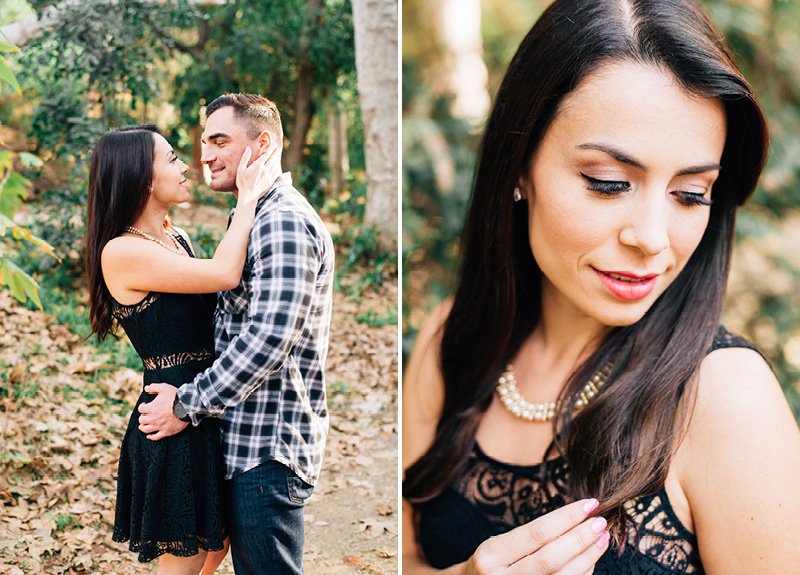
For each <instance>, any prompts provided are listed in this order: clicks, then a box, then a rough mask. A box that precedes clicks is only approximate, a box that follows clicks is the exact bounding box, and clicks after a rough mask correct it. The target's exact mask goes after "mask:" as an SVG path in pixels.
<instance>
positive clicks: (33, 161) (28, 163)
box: [18, 152, 44, 168]
mask: <svg viewBox="0 0 800 575" xmlns="http://www.w3.org/2000/svg"><path fill="white" fill-rule="evenodd" d="M18 156H19V159H20V161H21V162H22V165H23V166H25V167H26V168H38V167H39V166H41V165H42V164H43V163H44V162H42V160H41V159H40V158H39V156H34V155H33V154H31V153H30V152H20V153H19V154H18Z"/></svg>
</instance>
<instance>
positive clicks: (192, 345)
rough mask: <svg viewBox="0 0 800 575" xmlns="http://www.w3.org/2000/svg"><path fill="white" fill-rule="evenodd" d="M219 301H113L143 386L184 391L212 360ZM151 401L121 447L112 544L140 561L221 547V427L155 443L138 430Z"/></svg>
mask: <svg viewBox="0 0 800 575" xmlns="http://www.w3.org/2000/svg"><path fill="white" fill-rule="evenodd" d="M177 239H178V241H180V242H181V244H182V245H183V247H184V249H186V250H187V252H189V254H190V255H191V250H190V248H189V245H188V244H187V243H186V242H185V241H183V238H181V237H180V236H177ZM215 302H216V294H176V293H157V292H151V293H149V294H148V295H147V296H146V297H145V298H144V299H143V300H142V301H140V302H139V303H137V304H135V305H122V304H119V303H117V302H114V317H116V318H117V320H118V321H119V323H120V325H121V326H122V327H123V329H124V330H125V333H126V334H127V335H128V338H129V339H130V340H131V343H132V344H133V347H134V348H135V349H136V351H137V353H138V354H139V356H140V357H141V358H142V364H143V367H144V376H143V386H144V385H147V384H149V383H155V382H163V383H169V384H171V385H174V386H176V387H178V386H181V385H183V384H184V383H185V382H187V381H192V380H193V379H194V376H195V375H197V374H198V373H200V372H201V371H203V370H204V369H206V368H207V367H209V366H210V365H211V364H212V363H213V362H214V338H213V333H212V323H211V322H212V319H213V316H214V307H215ZM154 397H155V396H151V395H150V394H148V393H145V392H144V391H142V393H141V395H140V396H139V399H138V401H137V402H136V405H135V406H134V409H133V411H132V413H131V419H130V421H129V423H128V428H127V431H126V433H125V438H124V439H123V441H122V448H121V452H120V460H119V471H118V479H117V501H116V514H115V521H114V533H113V539H114V540H115V541H119V542H124V541H129V542H130V543H129V547H130V550H131V551H135V552H138V554H139V557H138V558H139V561H142V562H146V561H150V560H152V559H154V558H156V557H158V556H160V555H163V554H164V553H169V554H172V555H176V556H190V555H196V554H197V553H198V551H199V550H200V549H205V550H208V551H214V550H219V549H222V547H223V539H224V537H225V534H224V529H223V517H222V504H221V491H220V488H221V486H222V470H223V467H222V465H223V463H222V452H221V449H220V439H219V421H218V420H213V419H207V420H203V421H202V422H201V423H200V425H198V426H197V427H194V426H191V425H190V426H189V427H187V428H186V429H184V430H183V431H181V432H180V433H178V434H177V435H174V436H172V437H167V438H164V439H161V440H159V441H152V440H150V439H148V438H147V437H146V436H145V434H144V433H142V432H141V431H139V411H138V410H137V408H138V406H139V404H141V403H143V402H149V401H152V399H153V398H154Z"/></svg>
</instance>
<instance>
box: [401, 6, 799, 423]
mask: <svg viewBox="0 0 800 575" xmlns="http://www.w3.org/2000/svg"><path fill="white" fill-rule="evenodd" d="M548 4H549V2H548V1H543V0H442V1H440V2H435V3H429V2H425V1H423V0H404V1H403V28H402V41H403V56H402V134H403V138H402V140H403V141H402V157H403V162H402V164H403V166H402V170H403V172H402V186H403V189H402V207H403V219H402V221H403V230H402V237H403V244H402V250H403V278H402V281H403V291H402V294H403V296H402V297H403V307H402V309H403V318H402V319H403V326H402V340H403V359H404V361H405V359H406V358H407V356H408V354H409V353H410V352H411V348H412V347H413V344H414V339H415V337H416V333H417V331H418V330H419V328H420V326H421V325H422V322H423V321H424V318H425V316H426V315H427V313H428V312H429V311H430V310H431V309H432V308H433V307H434V306H435V305H436V304H437V303H438V302H440V301H441V300H442V299H444V298H446V297H448V296H449V295H451V294H452V291H453V289H454V287H455V283H454V282H455V273H456V269H457V252H458V238H459V236H460V234H461V229H462V225H463V222H464V214H465V210H466V207H467V204H468V201H469V198H470V194H471V184H472V178H473V170H474V168H475V160H476V150H477V148H478V145H479V137H480V133H481V127H482V124H483V122H484V121H485V117H486V115H487V113H488V107H489V105H490V100H491V97H492V96H493V95H494V93H495V92H496V90H497V88H498V87H499V85H500V81H501V80H502V76H503V74H504V72H505V68H506V66H507V64H508V62H509V61H510V59H511V57H512V56H513V54H514V51H515V50H516V47H517V46H518V45H519V42H520V41H521V40H522V38H523V36H524V35H525V34H526V33H527V31H528V30H529V29H530V27H531V26H532V25H533V23H534V22H535V21H536V19H537V17H538V16H539V14H541V12H542V10H543V9H544V8H545V7H546V6H547V5H548ZM700 4H701V5H702V6H703V8H704V9H705V10H706V11H707V13H708V14H709V16H710V17H711V19H712V20H713V21H714V23H715V24H716V25H717V27H718V28H719V29H720V30H721V31H722V33H723V35H724V36H725V38H726V41H727V42H728V44H729V46H731V47H732V49H733V52H734V54H735V57H736V60H737V62H738V64H739V66H740V67H741V69H742V71H743V73H744V75H745V76H746V77H747V79H748V81H749V82H750V83H751V84H752V86H753V88H754V90H755V92H756V95H757V96H758V98H759V101H760V103H761V105H762V106H763V108H764V111H765V112H766V115H767V118H768V122H769V127H770V133H771V149H770V157H769V163H768V164H767V167H766V170H765V172H764V174H763V176H762V178H761V181H760V184H759V186H758V189H757V191H756V193H755V195H754V196H753V198H752V199H751V200H750V202H749V203H748V204H747V205H746V207H745V208H744V209H742V210H740V211H739V214H738V218H737V227H736V245H735V248H734V257H733V269H732V273H731V280H730V283H729V288H728V298H727V304H726V308H725V312H724V316H723V323H725V324H726V326H727V327H728V329H730V330H731V331H733V332H735V333H738V334H740V335H743V336H745V337H746V338H747V339H749V340H750V341H751V342H753V343H754V344H755V345H756V346H758V348H759V349H760V350H761V351H762V352H763V354H764V355H765V357H766V358H767V359H768V360H769V362H770V364H771V365H772V368H773V370H774V371H775V373H776V374H777V376H778V379H779V380H780V382H781V384H782V386H783V389H784V391H785V393H786V396H787V398H788V400H789V403H790V404H791V406H792V408H793V409H794V412H795V414H796V416H797V418H798V421H800V59H798V58H797V54H799V53H800V26H799V25H798V24H800V5H799V4H798V2H796V1H795V0H735V1H722V0H700Z"/></svg>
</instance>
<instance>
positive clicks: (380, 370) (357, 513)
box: [0, 280, 398, 575]
mask: <svg viewBox="0 0 800 575" xmlns="http://www.w3.org/2000/svg"><path fill="white" fill-rule="evenodd" d="M334 298H335V299H334V317H333V320H332V329H331V346H330V352H329V357H328V364H327V374H328V390H329V405H330V410H331V432H330V435H329V440H328V444H327V450H326V458H325V462H324V465H323V472H322V476H321V477H320V480H319V484H318V485H317V487H316V489H315V492H314V495H313V496H312V497H311V499H310V500H309V502H308V506H307V508H306V525H307V531H306V549H305V565H306V572H307V573H308V574H309V575H318V574H319V575H323V574H324V575H327V574H337V575H338V574H345V573H348V574H349V573H383V574H386V575H396V574H397V572H398V567H397V564H398V561H397V533H398V529H397V516H398V510H397V501H398V490H397V488H398V482H397V416H396V414H397V326H396V325H387V326H383V327H377V326H370V325H366V324H364V323H359V322H358V321H357V319H356V318H357V317H359V316H363V315H364V314H368V313H370V312H369V310H372V313H373V314H377V315H379V316H380V315H382V314H383V313H384V312H385V311H386V310H388V309H390V308H391V307H392V306H393V305H395V304H396V302H397V284H396V280H394V281H393V282H392V285H386V284H384V286H382V287H381V288H380V289H379V290H375V291H371V292H369V293H365V294H363V295H362V296H361V297H360V298H359V299H358V301H354V300H353V299H350V298H346V297H344V296H343V295H342V294H341V293H339V292H337V293H335V295H334ZM373 323H374V322H373ZM79 339H80V338H78V337H77V336H76V335H74V334H71V333H70V332H69V331H68V330H67V329H66V328H64V327H62V326H59V325H56V324H55V323H54V320H53V318H52V317H50V316H47V315H45V314H42V313H39V312H31V311H28V310H26V309H24V308H22V307H21V306H19V305H18V304H17V303H16V302H15V301H14V300H13V299H11V298H10V296H8V295H7V294H6V293H5V292H3V291H0V574H9V575H21V574H27V573H52V574H59V575H60V574H70V575H72V574H75V573H136V574H144V573H150V572H151V571H153V568H152V566H150V565H147V566H142V565H139V564H137V563H136V562H135V561H134V557H133V554H131V553H130V552H129V551H127V550H126V549H125V548H124V547H123V546H121V545H118V544H116V543H113V542H112V541H111V538H110V534H111V525H112V524H113V509H114V494H115V491H114V490H115V484H114V477H115V475H116V464H117V458H118V451H119V445H120V441H121V438H122V435H123V433H124V429H125V425H126V423H127V418H128V414H129V412H130V408H131V405H132V404H133V402H134V401H135V398H136V396H137V395H138V393H139V390H140V388H141V375H140V374H139V373H137V372H135V371H132V370H129V369H118V368H116V367H114V366H112V365H110V364H109V357H108V356H99V355H98V354H97V352H96V350H95V349H94V348H93V347H91V346H87V345H84V344H81V343H80V341H79ZM153 572H154V571H153ZM218 573H222V574H230V573H233V570H232V568H231V564H230V558H227V559H226V560H225V562H224V563H223V566H222V568H221V569H220V570H219V571H218Z"/></svg>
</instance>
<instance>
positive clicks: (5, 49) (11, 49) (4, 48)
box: [0, 42, 19, 52]
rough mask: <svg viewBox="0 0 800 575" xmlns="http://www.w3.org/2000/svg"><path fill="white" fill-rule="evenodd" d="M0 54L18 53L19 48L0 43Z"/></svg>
mask: <svg viewBox="0 0 800 575" xmlns="http://www.w3.org/2000/svg"><path fill="white" fill-rule="evenodd" d="M0 52H19V48H17V47H16V46H14V44H9V43H8V42H0Z"/></svg>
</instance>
